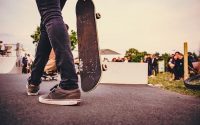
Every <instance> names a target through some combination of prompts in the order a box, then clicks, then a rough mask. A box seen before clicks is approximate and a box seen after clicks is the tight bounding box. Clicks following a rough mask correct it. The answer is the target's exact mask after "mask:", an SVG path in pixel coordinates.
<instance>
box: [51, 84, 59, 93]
mask: <svg viewBox="0 0 200 125" xmlns="http://www.w3.org/2000/svg"><path fill="white" fill-rule="evenodd" d="M57 87H58V84H56V85H55V86H54V87H52V88H51V89H50V91H51V92H55V89H56V88H57Z"/></svg>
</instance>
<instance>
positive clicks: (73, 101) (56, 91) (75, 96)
mask: <svg viewBox="0 0 200 125" xmlns="http://www.w3.org/2000/svg"><path fill="white" fill-rule="evenodd" d="M50 91H51V92H50V93H49V94H47V95H42V96H40V97H39V102H41V103H45V104H54V105H79V104H80V102H81V99H80V96H81V92H80V90H79V89H74V90H64V89H61V88H60V87H59V86H58V85H56V86H54V87H53V88H52V89H51V90H50Z"/></svg>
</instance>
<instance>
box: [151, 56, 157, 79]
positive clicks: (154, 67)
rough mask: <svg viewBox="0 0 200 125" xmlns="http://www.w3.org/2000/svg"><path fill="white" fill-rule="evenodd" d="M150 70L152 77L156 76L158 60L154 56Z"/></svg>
mask: <svg viewBox="0 0 200 125" xmlns="http://www.w3.org/2000/svg"><path fill="white" fill-rule="evenodd" d="M151 61H152V70H153V71H154V75H155V76H157V74H158V59H157V57H156V56H155V55H152V60H151Z"/></svg>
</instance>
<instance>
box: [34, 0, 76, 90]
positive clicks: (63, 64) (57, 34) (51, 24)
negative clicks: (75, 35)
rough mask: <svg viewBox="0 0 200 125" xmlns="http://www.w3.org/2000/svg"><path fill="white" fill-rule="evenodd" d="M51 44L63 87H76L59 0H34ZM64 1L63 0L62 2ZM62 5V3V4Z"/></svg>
mask: <svg viewBox="0 0 200 125" xmlns="http://www.w3.org/2000/svg"><path fill="white" fill-rule="evenodd" d="M36 2H37V6H38V9H39V12H40V15H41V17H42V20H41V21H42V24H43V25H44V26H45V28H46V31H47V34H48V37H49V40H50V42H51V45H52V47H53V49H54V51H55V55H56V64H57V68H58V70H59V71H60V74H61V82H60V86H61V88H63V89H76V88H78V84H77V82H78V77H77V74H76V71H75V67H74V61H73V55H72V53H71V47H70V40H69V35H68V33H67V28H66V26H65V24H64V21H63V18H62V14H61V2H60V0H51V1H49V0H36ZM63 3H65V2H63ZM62 6H64V5H62Z"/></svg>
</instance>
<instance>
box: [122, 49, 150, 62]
mask: <svg viewBox="0 0 200 125" xmlns="http://www.w3.org/2000/svg"><path fill="white" fill-rule="evenodd" d="M146 54H147V52H146V51H144V52H139V51H138V50H137V49H135V48H130V49H129V50H128V51H126V54H125V57H127V58H129V59H130V61H131V62H141V60H142V59H143V58H144V56H145V55H146Z"/></svg>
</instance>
